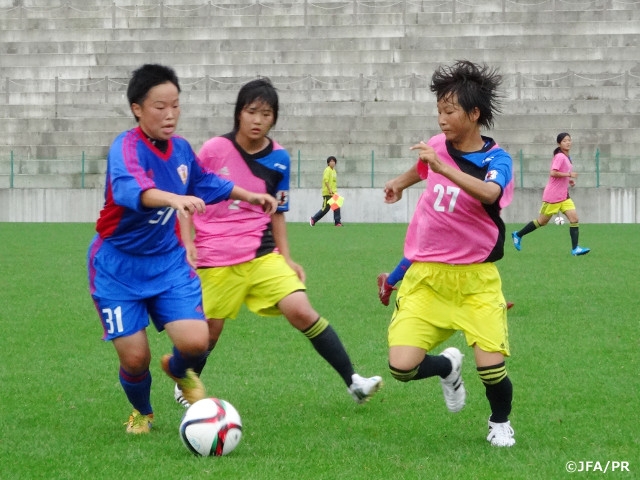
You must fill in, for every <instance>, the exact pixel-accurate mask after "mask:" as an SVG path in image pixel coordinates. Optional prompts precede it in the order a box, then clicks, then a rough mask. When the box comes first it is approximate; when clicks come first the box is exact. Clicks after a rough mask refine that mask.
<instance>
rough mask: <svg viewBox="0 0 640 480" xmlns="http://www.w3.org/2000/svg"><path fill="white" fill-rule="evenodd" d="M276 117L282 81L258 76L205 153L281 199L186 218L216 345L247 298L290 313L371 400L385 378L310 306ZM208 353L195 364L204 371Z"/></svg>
mask: <svg viewBox="0 0 640 480" xmlns="http://www.w3.org/2000/svg"><path fill="white" fill-rule="evenodd" d="M277 120H278V94H277V92H276V89H275V88H274V87H273V86H272V85H271V83H270V82H269V81H268V80H267V79H264V78H263V79H258V80H253V81H251V82H249V83H247V84H245V85H244V86H243V87H242V88H241V89H240V91H239V92H238V98H237V100H236V106H235V114H234V125H233V130H232V131H231V132H230V133H228V134H226V135H223V136H220V137H214V138H212V139H210V140H208V141H207V142H205V144H204V145H203V146H202V149H201V150H200V152H199V153H198V156H199V158H200V159H201V160H202V162H203V163H204V164H205V165H206V167H207V168H209V169H210V170H212V171H214V172H217V173H218V174H219V175H220V176H221V177H224V178H227V179H229V180H232V181H233V182H235V183H236V184H237V185H242V186H243V187H245V188H250V189H252V190H255V191H261V192H268V193H270V194H271V195H273V196H274V197H275V198H277V199H278V201H279V205H278V210H277V211H276V212H275V213H273V214H272V215H271V217H270V218H269V217H265V216H264V215H263V214H262V213H261V212H260V210H259V209H258V208H256V207H254V206H252V205H249V204H247V203H246V202H232V201H226V202H220V203H218V204H217V205H215V206H213V207H210V208H207V211H206V212H205V213H204V214H201V215H195V216H193V217H192V218H191V217H188V218H184V221H183V220H182V219H181V234H182V238H183V241H184V243H185V246H186V247H187V251H188V253H189V260H190V261H191V262H192V264H193V265H197V267H198V274H199V275H200V278H201V280H202V294H203V300H204V310H205V315H206V316H207V318H208V319H209V341H210V343H209V351H211V350H212V349H213V348H214V347H215V345H216V343H217V342H218V339H219V338H220V334H221V333H222V329H223V327H224V323H225V320H226V319H234V318H236V316H237V314H238V312H239V311H240V307H241V306H242V304H243V303H244V304H246V305H247V307H248V308H249V310H251V311H252V312H254V313H257V314H258V315H261V316H279V315H284V317H285V318H286V319H287V320H288V321H289V323H290V324H291V325H292V326H293V327H294V328H296V329H297V330H299V331H300V332H302V334H303V335H304V336H305V337H306V338H308V339H309V341H310V342H311V344H312V345H313V347H314V348H315V349H316V351H317V352H318V353H319V354H320V355H321V356H322V358H324V359H325V360H326V361H327V362H328V363H329V365H331V366H332V367H333V368H334V369H335V370H336V371H337V372H338V374H339V375H340V377H341V378H342V380H343V381H344V383H345V385H346V386H347V390H348V392H349V393H350V394H351V396H352V397H353V399H354V400H355V401H356V402H358V403H364V402H365V401H367V400H368V399H369V397H371V396H372V395H373V394H374V393H375V392H376V391H377V390H378V389H379V388H380V386H381V385H382V379H381V378H380V377H378V376H375V377H370V378H366V377H362V376H360V375H358V374H357V373H356V372H355V371H354V368H353V365H352V364H351V360H350V359H349V355H348V354H347V352H346V351H345V348H344V346H343V345H342V342H341V341H340V338H339V337H338V335H337V333H336V332H335V330H334V329H333V328H332V327H331V325H330V324H329V322H328V321H327V319H325V318H324V317H322V316H320V314H318V312H316V311H315V310H314V309H313V307H312V306H311V304H310V302H309V298H308V297H307V293H306V287H305V285H304V281H305V274H304V270H303V268H302V266H300V265H299V264H297V263H296V262H294V261H293V259H292V258H291V254H290V251H289V241H288V238H287V228H286V221H285V212H286V211H288V209H289V169H290V159H289V154H288V152H287V151H286V150H285V149H284V148H282V147H281V146H280V145H279V144H278V143H277V142H275V141H274V140H272V139H271V138H269V137H268V136H267V135H268V134H269V131H270V130H271V128H272V127H273V126H274V125H275V124H276V121H277ZM191 223H193V226H194V227H195V239H193V238H192V237H193V232H192V225H191ZM205 361H206V358H203V359H202V363H201V365H200V366H199V367H197V368H196V369H195V371H196V372H197V373H200V372H202V369H203V368H204V365H205ZM179 387H180V384H178V385H177V386H176V390H175V398H176V400H177V401H178V402H179V403H182V404H183V405H185V406H187V405H188V403H190V402H189V401H188V399H187V401H186V402H185V401H184V399H183V398H182V396H183V394H184V392H180V388H179Z"/></svg>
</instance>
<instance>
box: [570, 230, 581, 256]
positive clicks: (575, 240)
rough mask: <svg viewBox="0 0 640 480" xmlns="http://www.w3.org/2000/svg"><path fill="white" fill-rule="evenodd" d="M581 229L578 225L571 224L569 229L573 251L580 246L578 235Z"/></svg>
mask: <svg viewBox="0 0 640 480" xmlns="http://www.w3.org/2000/svg"><path fill="white" fill-rule="evenodd" d="M579 232H580V229H579V228H578V224H577V223H576V224H573V223H572V224H571V226H570V227H569V235H571V250H573V249H575V248H576V247H577V246H578V234H579Z"/></svg>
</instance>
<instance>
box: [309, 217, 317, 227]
mask: <svg viewBox="0 0 640 480" xmlns="http://www.w3.org/2000/svg"><path fill="white" fill-rule="evenodd" d="M315 224H316V221H315V220H314V219H313V217H310V218H309V225H311V226H312V227H313V226H314V225H315Z"/></svg>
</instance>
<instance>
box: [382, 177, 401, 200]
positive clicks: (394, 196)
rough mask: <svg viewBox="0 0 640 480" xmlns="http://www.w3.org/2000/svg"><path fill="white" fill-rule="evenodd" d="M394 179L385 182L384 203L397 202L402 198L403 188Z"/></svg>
mask: <svg viewBox="0 0 640 480" xmlns="http://www.w3.org/2000/svg"><path fill="white" fill-rule="evenodd" d="M394 180H395V179H394ZM394 180H389V181H388V182H387V183H385V184H384V203H396V202H397V201H399V200H400V199H401V198H402V191H403V189H402V188H400V186H399V185H398V184H397V183H396V182H395V181H394Z"/></svg>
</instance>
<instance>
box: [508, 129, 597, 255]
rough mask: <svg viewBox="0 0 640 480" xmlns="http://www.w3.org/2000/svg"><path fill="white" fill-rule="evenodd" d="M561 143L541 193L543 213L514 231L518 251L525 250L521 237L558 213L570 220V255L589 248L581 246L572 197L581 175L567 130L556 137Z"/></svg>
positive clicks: (556, 150) (512, 235) (555, 152)
mask: <svg viewBox="0 0 640 480" xmlns="http://www.w3.org/2000/svg"><path fill="white" fill-rule="evenodd" d="M556 142H557V143H558V146H557V147H556V149H555V150H554V151H553V160H552V161H551V171H550V172H549V181H548V182H547V186H546V187H545V188H544V192H543V193H542V206H541V207H540V214H539V215H538V218H537V219H535V220H531V221H530V222H529V223H527V224H526V225H525V226H524V227H522V229H520V230H519V231H517V232H513V233H512V234H511V239H512V240H513V246H514V247H516V250H518V251H520V250H521V249H522V237H524V236H525V235H527V234H529V233H531V232H534V231H535V230H537V229H538V228H540V227H544V226H545V225H546V224H547V223H549V220H550V219H551V217H553V216H554V215H555V214H556V213H558V212H560V213H564V214H565V215H566V217H567V218H568V219H569V222H570V226H569V235H570V236H571V255H573V256H578V255H586V254H587V253H589V252H590V251H591V249H590V248H585V247H581V246H580V245H578V237H579V233H580V228H579V224H578V212H576V206H575V204H574V203H573V200H572V199H571V197H570V196H569V187H573V186H574V185H575V184H576V182H575V180H574V178H578V174H577V173H576V172H574V171H573V163H572V162H571V157H570V156H569V150H571V135H569V134H568V133H566V132H563V133H559V134H558V137H557V138H556Z"/></svg>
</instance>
